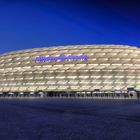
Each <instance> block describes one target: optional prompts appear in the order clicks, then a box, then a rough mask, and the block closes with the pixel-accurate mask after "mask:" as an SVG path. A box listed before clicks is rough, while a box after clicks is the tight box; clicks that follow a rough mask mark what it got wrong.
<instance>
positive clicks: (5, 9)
mask: <svg viewBox="0 0 140 140" xmlns="http://www.w3.org/2000/svg"><path fill="white" fill-rule="evenodd" d="M139 7H140V3H139V2H138V1H136V0H133V1H129V0H128V1H125V0H116V1H115V0H48V1H47V0H0V53H3V52H8V51H11V50H19V49H27V48H36V47H42V46H52V45H55V46H56V45H72V44H75V45H76V44H128V45H134V46H138V47H140V8H139Z"/></svg>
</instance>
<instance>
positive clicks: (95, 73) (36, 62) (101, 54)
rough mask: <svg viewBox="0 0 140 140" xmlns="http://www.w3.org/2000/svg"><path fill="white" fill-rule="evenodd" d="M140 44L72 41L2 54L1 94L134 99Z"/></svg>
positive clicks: (138, 84)
mask: <svg viewBox="0 0 140 140" xmlns="http://www.w3.org/2000/svg"><path fill="white" fill-rule="evenodd" d="M139 91H140V49H139V48H137V47H133V46H128V45H71V46H54V47H44V48H34V49H28V50H20V51H13V52H9V53H5V54H1V55H0V97H76V98H78V97H90V98H138V97H139Z"/></svg>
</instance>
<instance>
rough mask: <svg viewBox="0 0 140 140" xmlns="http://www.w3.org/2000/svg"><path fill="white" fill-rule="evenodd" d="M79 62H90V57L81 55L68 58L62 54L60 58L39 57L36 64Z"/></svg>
mask: <svg viewBox="0 0 140 140" xmlns="http://www.w3.org/2000/svg"><path fill="white" fill-rule="evenodd" d="M78 60H81V61H87V60H88V56H86V55H81V56H77V55H76V56H73V55H69V56H66V55H65V54H61V55H60V56H57V57H54V56H49V57H46V56H37V57H36V58H35V62H36V63H39V62H46V63H48V62H58V61H61V62H63V61H78Z"/></svg>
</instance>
